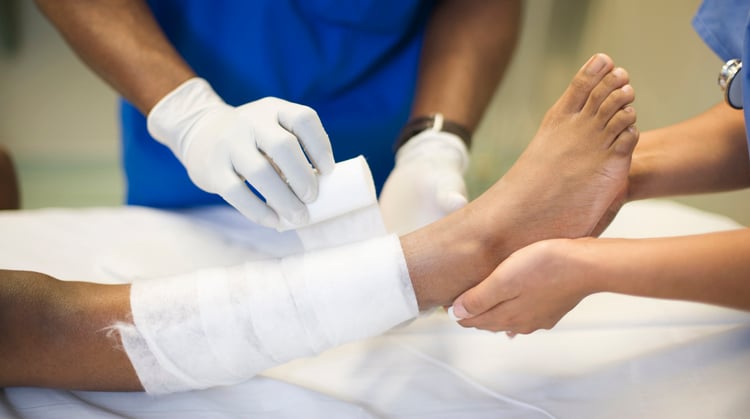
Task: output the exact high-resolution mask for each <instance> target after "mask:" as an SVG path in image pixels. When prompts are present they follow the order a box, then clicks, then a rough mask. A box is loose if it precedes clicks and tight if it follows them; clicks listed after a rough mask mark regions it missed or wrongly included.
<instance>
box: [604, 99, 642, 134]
mask: <svg viewBox="0 0 750 419" xmlns="http://www.w3.org/2000/svg"><path fill="white" fill-rule="evenodd" d="M635 122H636V114H635V108H633V107H632V106H625V107H624V108H622V109H620V110H619V111H617V113H615V114H614V115H613V116H612V118H611V119H610V120H609V121H608V122H607V126H606V127H605V132H606V133H607V134H608V135H607V136H608V137H609V138H611V139H612V141H613V142H614V139H615V138H617V136H618V135H620V133H621V132H623V131H625V130H627V129H628V127H630V126H632V125H634V124H635Z"/></svg>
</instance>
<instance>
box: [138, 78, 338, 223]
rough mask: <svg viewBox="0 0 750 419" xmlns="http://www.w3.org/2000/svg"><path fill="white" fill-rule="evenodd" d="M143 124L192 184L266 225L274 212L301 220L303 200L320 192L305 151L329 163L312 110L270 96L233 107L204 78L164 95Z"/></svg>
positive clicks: (321, 166)
mask: <svg viewBox="0 0 750 419" xmlns="http://www.w3.org/2000/svg"><path fill="white" fill-rule="evenodd" d="M147 122H148V132H149V133H150V134H151V136H153V137H154V138H155V139H156V140H158V141H159V142H161V143H162V144H164V145H166V146H167V147H169V148H170V149H171V150H172V152H173V153H174V154H175V156H177V158H178V159H179V160H180V162H182V164H183V165H184V166H185V168H186V169H187V172H188V175H189V176H190V179H191V180H192V181H193V183H195V184H196V185H197V186H198V187H199V188H201V189H203V190H205V191H207V192H212V193H216V194H219V195H220V196H221V197H222V198H224V199H225V200H226V201H227V202H229V203H230V204H231V205H232V206H234V207H235V208H237V209H238V210H239V211H240V212H241V213H242V214H243V215H244V216H245V217H247V218H249V219H251V220H253V221H255V222H257V223H259V224H262V225H265V226H268V227H276V226H278V223H279V216H281V217H284V218H286V219H287V220H288V221H290V222H292V223H294V224H302V223H305V222H306V220H307V217H308V213H307V208H306V206H305V203H309V202H312V201H314V200H315V198H316V197H317V194H318V178H317V175H316V173H315V171H314V169H313V167H311V165H310V163H309V162H308V159H307V158H306V157H305V154H307V157H308V158H309V160H310V161H311V162H312V163H313V164H314V166H315V168H316V169H317V170H318V172H320V173H321V174H325V173H329V172H331V171H332V170H333V167H334V160H333V152H332V150H331V144H330V142H329V140H328V135H327V134H326V132H325V130H324V129H323V125H322V124H321V122H320V119H319V118H318V115H317V113H315V111H314V110H312V109H311V108H309V107H307V106H302V105H298V104H294V103H290V102H287V101H284V100H281V99H277V98H273V97H267V98H263V99H260V100H256V101H254V102H250V103H247V104H245V105H242V106H239V107H233V106H230V105H227V104H226V103H224V101H223V100H222V99H221V98H220V97H219V96H218V95H217V94H216V92H214V90H213V89H212V88H211V86H210V85H209V84H208V82H206V81H205V80H204V79H201V78H193V79H190V80H188V81H186V82H185V83H183V84H181V85H180V86H179V87H177V88H176V89H175V90H174V91H172V92H171V93H169V94H168V95H167V96H165V97H164V98H162V99H161V100H160V101H159V103H157V104H156V106H154V108H153V109H152V110H151V112H150V113H149V115H148V119H147ZM303 149H304V152H303ZM245 180H247V182H248V183H249V184H250V185H252V186H253V188H255V189H256V190H257V191H258V192H259V193H260V194H261V195H263V197H264V198H265V200H266V202H265V203H264V202H263V200H261V199H260V198H258V196H256V195H255V194H254V193H253V192H252V190H251V189H250V188H248V186H247V185H246V184H245Z"/></svg>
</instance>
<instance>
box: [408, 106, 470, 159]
mask: <svg viewBox="0 0 750 419" xmlns="http://www.w3.org/2000/svg"><path fill="white" fill-rule="evenodd" d="M427 130H433V131H442V132H449V133H451V134H454V135H455V136H457V137H458V138H460V139H461V141H463V142H464V144H466V147H467V148H468V147H470V146H471V131H469V129H468V128H466V127H465V126H463V125H461V124H459V123H458V122H453V121H451V120H449V119H445V118H444V117H443V114H441V113H436V114H433V115H430V116H419V117H416V118H412V119H410V120H409V122H407V123H406V125H404V128H402V129H401V133H400V134H399V136H398V139H397V140H396V143H395V144H394V145H393V150H394V151H397V150H398V149H399V148H401V146H402V145H404V143H405V142H407V141H409V139H410V138H412V137H413V136H415V135H417V134H419V133H420V132H422V131H427Z"/></svg>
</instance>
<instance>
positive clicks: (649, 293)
mask: <svg viewBox="0 0 750 419" xmlns="http://www.w3.org/2000/svg"><path fill="white" fill-rule="evenodd" d="M747 155H748V150H747V142H746V138H745V125H744V119H743V115H742V111H737V110H734V109H731V108H730V107H729V106H728V105H726V104H723V103H722V104H719V105H717V106H714V107H713V108H711V109H709V110H708V111H706V112H705V113H703V114H701V115H698V116H696V117H694V118H691V119H689V120H686V121H684V122H681V123H678V124H675V125H672V126H668V127H665V128H661V129H657V130H654V131H649V132H646V133H644V134H643V135H642V137H641V142H640V143H639V145H638V147H637V148H636V149H635V152H634V154H633V163H632V166H631V171H630V174H629V181H628V186H627V194H626V199H625V200H635V199H643V198H653V197H662V196H670V195H677V194H690V193H704V192H711V191H724V190H732V189H738V188H746V187H750V162H749V161H748V158H747ZM625 200H624V201H625ZM619 204H620V202H616V203H615V205H619ZM748 254H750V229H747V228H744V229H739V230H736V231H730V232H721V233H712V234H702V235H693V236H685V237H668V238H655V239H593V238H581V239H576V240H549V241H542V242H539V243H535V244H533V245H531V246H529V247H527V248H524V249H521V250H520V251H518V252H517V253H515V254H513V255H512V256H511V257H510V258H508V259H507V260H506V261H505V262H503V263H502V264H501V265H500V266H498V268H497V269H496V270H495V271H494V272H492V274H490V275H489V276H488V277H487V279H486V280H484V281H483V282H482V283H481V284H479V285H477V286H476V287H474V288H472V289H470V290H468V291H466V292H465V293H464V294H462V295H461V296H460V297H458V299H457V300H456V301H455V302H454V313H455V314H456V315H457V316H458V317H461V318H464V320H462V321H460V324H461V325H463V326H466V327H476V328H480V329H487V330H492V331H508V333H509V335H514V334H516V333H524V334H525V333H532V332H533V331H535V330H538V329H549V328H552V327H554V326H555V325H556V324H557V323H558V322H559V321H560V319H561V318H562V317H563V316H565V314H567V313H568V312H569V311H570V310H571V309H573V308H574V307H575V306H576V305H577V304H578V303H579V302H580V301H581V300H582V299H583V298H585V297H586V296H588V295H591V294H594V293H597V292H615V293H622V294H628V295H636V296H645V297H655V298H665V299H674V300H686V301H696V302H703V303H709V304H716V305H720V306H725V307H731V308H736V309H741V310H750V281H748V280H747V278H748V277H750V261H749V260H748V258H747V255H748ZM633 261H638V263H633Z"/></svg>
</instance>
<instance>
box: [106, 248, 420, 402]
mask: <svg viewBox="0 0 750 419" xmlns="http://www.w3.org/2000/svg"><path fill="white" fill-rule="evenodd" d="M131 308H132V313H133V323H134V326H130V325H124V326H123V325H120V326H119V329H120V331H121V336H122V343H123V346H124V348H125V350H126V352H127V354H128V356H129V357H130V360H131V363H132V364H133V367H134V368H135V370H136V373H137V374H138V378H139V379H140V380H141V384H142V385H143V387H144V389H145V390H146V391H147V392H149V393H151V394H161V393H169V392H176V391H185V390H192V389H200V388H207V387H212V386H217V385H228V384H234V383H238V382H241V381H244V380H246V379H248V378H250V377H252V376H253V375H255V374H257V373H258V372H260V371H263V370H264V369H267V368H269V367H272V366H275V365H278V364H281V363H284V362H287V361H290V360H293V359H296V358H300V357H306V356H312V355H315V354H317V353H319V352H321V351H323V350H325V349H328V348H331V347H333V346H337V345H340V344H343V343H346V342H350V341H353V340H357V339H362V338H365V337H369V336H373V335H377V334H380V333H383V332H385V331H387V330H388V329H390V328H392V327H394V326H396V325H398V324H400V323H402V322H404V321H407V320H409V319H411V318H413V317H415V316H416V315H417V313H418V309H417V302H416V299H415V296H414V290H413V289H412V285H411V281H410V279H409V274H408V271H407V267H406V262H405V260H404V256H403V252H402V250H401V245H400V242H399V239H398V237H396V236H395V235H389V236H383V237H379V238H375V239H371V240H367V241H363V242H359V243H354V244H349V245H346V246H341V247H336V248H329V249H323V250H318V251H314V252H309V253H305V254H300V255H293V256H288V257H285V258H282V259H271V260H262V261H254V262H248V263H246V264H243V265H241V266H236V267H232V268H220V269H210V270H203V271H197V272H194V273H190V274H186V275H179V276H174V277H170V278H162V279H156V280H149V281H138V282H135V283H133V284H132V288H131Z"/></svg>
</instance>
